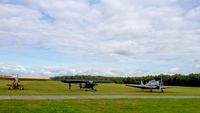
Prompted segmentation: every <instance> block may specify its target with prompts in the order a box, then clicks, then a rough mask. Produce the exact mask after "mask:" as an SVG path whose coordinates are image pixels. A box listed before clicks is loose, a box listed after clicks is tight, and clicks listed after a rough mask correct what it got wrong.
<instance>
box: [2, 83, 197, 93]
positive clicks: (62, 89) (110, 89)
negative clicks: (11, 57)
mask: <svg viewBox="0 0 200 113" xmlns="http://www.w3.org/2000/svg"><path fill="white" fill-rule="evenodd" d="M8 83H11V81H0V95H191V96H199V95H200V87H177V88H171V89H166V90H165V93H160V91H159V90H153V92H152V93H150V92H149V90H144V91H142V90H141V89H137V88H133V87H127V86H125V85H124V84H98V85H97V86H96V87H95V88H96V89H97V92H94V91H88V92H86V91H84V90H80V89H79V87H78V84H73V86H72V89H71V90H68V89H66V84H64V83H62V82H59V81H42V82H41V81H23V82H22V84H23V85H24V87H25V90H23V91H22V90H8V86H6V84H8Z"/></svg>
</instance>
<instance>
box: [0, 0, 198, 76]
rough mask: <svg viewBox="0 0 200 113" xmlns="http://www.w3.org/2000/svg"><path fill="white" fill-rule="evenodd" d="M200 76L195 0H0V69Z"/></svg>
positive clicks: (50, 73)
mask: <svg viewBox="0 0 200 113" xmlns="http://www.w3.org/2000/svg"><path fill="white" fill-rule="evenodd" d="M175 73H181V74H188V73H200V1H199V0H0V74H2V75H11V74H19V76H25V77H52V76H61V75H77V74H78V75H80V74H83V75H103V76H144V75H154V74H175Z"/></svg>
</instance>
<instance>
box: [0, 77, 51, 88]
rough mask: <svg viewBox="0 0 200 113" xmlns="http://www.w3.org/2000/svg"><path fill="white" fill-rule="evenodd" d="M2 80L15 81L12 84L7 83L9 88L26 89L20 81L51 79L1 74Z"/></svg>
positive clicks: (0, 78)
mask: <svg viewBox="0 0 200 113" xmlns="http://www.w3.org/2000/svg"><path fill="white" fill-rule="evenodd" d="M0 80H11V81H13V82H12V83H10V84H7V86H9V87H8V89H9V90H11V89H21V90H24V85H22V84H20V81H47V80H49V79H46V78H19V77H13V76H2V77H1V76H0Z"/></svg>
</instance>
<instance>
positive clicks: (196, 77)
mask: <svg viewBox="0 0 200 113" xmlns="http://www.w3.org/2000/svg"><path fill="white" fill-rule="evenodd" d="M161 78H162V81H163V83H164V85H172V86H194V87H200V74H194V73H192V74H188V75H183V74H174V75H164V74H160V75H148V76H143V77H106V76H92V75H75V76H55V77H51V78H50V79H51V80H58V81H60V80H105V81H110V82H114V83H119V84H140V81H143V82H144V83H147V82H148V81H149V80H161Z"/></svg>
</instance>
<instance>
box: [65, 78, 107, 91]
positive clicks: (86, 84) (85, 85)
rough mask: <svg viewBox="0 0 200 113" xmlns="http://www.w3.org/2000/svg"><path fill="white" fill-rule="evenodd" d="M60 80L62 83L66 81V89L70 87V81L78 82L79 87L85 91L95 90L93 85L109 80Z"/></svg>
mask: <svg viewBox="0 0 200 113" xmlns="http://www.w3.org/2000/svg"><path fill="white" fill-rule="evenodd" d="M61 82H63V83H68V89H71V84H72V83H78V84H79V87H80V89H85V91H88V90H93V91H97V90H96V89H94V87H95V86H96V85H97V83H110V82H109V81H102V80H99V81H98V80H95V81H93V80H62V81H61Z"/></svg>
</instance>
